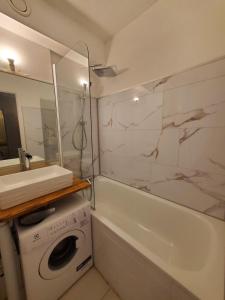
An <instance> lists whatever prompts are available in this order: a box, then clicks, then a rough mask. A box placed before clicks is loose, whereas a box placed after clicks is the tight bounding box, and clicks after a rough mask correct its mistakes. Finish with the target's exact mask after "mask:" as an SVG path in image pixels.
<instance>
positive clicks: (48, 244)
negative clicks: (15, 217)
mask: <svg viewBox="0 0 225 300" xmlns="http://www.w3.org/2000/svg"><path fill="white" fill-rule="evenodd" d="M54 207H55V212H54V214H52V215H50V216H48V217H47V218H46V219H45V220H43V221H41V222H40V223H39V224H36V225H32V226H28V227H27V226H21V225H20V223H19V222H18V221H17V224H16V228H17V235H18V241H19V249H20V256H21V262H22V270H23V277H24V283H25V290H26V297H27V300H56V299H58V298H59V297H60V296H61V295H62V294H63V293H64V292H65V291H66V290H67V289H68V288H69V287H70V286H71V285H73V283H74V282H75V281H77V280H78V279H79V278H80V277H81V276H82V275H83V274H84V273H85V272H86V271H87V270H88V269H89V268H90V267H91V266H92V264H93V261H92V239H91V216H90V204H89V202H88V201H86V200H84V199H82V198H81V197H79V196H78V195H72V196H70V197H68V198H65V199H63V200H61V201H60V202H58V203H57V204H54Z"/></svg>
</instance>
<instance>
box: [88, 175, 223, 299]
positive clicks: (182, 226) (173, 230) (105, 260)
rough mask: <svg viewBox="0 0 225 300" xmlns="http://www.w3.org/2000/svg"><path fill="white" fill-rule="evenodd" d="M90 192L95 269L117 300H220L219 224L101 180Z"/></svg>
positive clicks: (136, 191) (220, 231) (120, 185)
mask: <svg viewBox="0 0 225 300" xmlns="http://www.w3.org/2000/svg"><path fill="white" fill-rule="evenodd" d="M95 190H96V211H94V212H93V234H94V252H95V264H96V267H97V268H98V269H99V271H100V272H101V273H102V274H103V276H104V277H105V278H106V279H107V280H108V281H109V283H110V284H111V285H112V287H114V289H115V290H116V291H117V292H118V293H119V294H120V296H121V298H122V299H123V300H151V299H153V300H161V299H162V300H170V299H171V300H175V299H176V300H181V299H204V300H223V299H224V247H225V242H224V239H225V230H224V229H225V228H224V227H225V226H224V223H223V222H222V221H219V220H216V219H213V218H211V217H208V216H205V215H202V214H200V213H197V212H195V211H193V210H191V209H187V208H184V207H182V206H179V205H176V204H174V203H172V202H169V201H166V200H163V199H161V198H159V197H157V196H154V195H151V194H147V193H145V192H143V191H140V190H137V189H135V188H132V187H129V186H127V185H124V184H122V183H119V182H116V181H113V180H110V179H108V178H105V177H97V178H96V181H95Z"/></svg>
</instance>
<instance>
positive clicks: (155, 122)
mask: <svg viewBox="0 0 225 300" xmlns="http://www.w3.org/2000/svg"><path fill="white" fill-rule="evenodd" d="M137 96H138V97H139V101H137V102H134V101H133V98H134V97H137ZM224 116H225V59H224V60H220V61H217V62H214V63H210V64H207V65H205V66H202V67H198V68H195V69H192V70H190V71H187V72H184V73H180V74H178V75H174V76H170V77H167V78H164V79H162V80H158V81H155V82H150V83H146V84H143V85H139V86H137V87H135V88H133V89H129V90H127V91H124V92H121V93H116V94H114V95H111V96H106V97H103V98H101V99H100V100H99V136H100V166H101V174H102V175H104V176H107V177H110V178H112V179H116V180H119V181H121V182H124V183H126V184H129V185H131V186H134V187H136V188H139V189H141V190H144V191H146V192H149V193H152V194H156V195H159V196H160V197H162V198H165V199H168V200H171V201H174V202H176V203H178V204H181V205H184V206H187V207H190V208H192V209H195V210H198V211H201V212H204V213H206V214H208V215H211V216H215V217H218V218H220V219H225V156H224V153H225V139H224V132H225V118H224Z"/></svg>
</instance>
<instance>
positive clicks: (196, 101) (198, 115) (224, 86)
mask: <svg viewBox="0 0 225 300" xmlns="http://www.w3.org/2000/svg"><path fill="white" fill-rule="evenodd" d="M224 111H225V77H220V78H215V79H211V80H207V81H203V82H198V83H195V84H192V85H188V86H183V87H179V88H176V89H172V90H169V91H166V92H165V94H164V103H163V128H168V127H170V128H203V127H221V126H223V127H224V126H225V118H224Z"/></svg>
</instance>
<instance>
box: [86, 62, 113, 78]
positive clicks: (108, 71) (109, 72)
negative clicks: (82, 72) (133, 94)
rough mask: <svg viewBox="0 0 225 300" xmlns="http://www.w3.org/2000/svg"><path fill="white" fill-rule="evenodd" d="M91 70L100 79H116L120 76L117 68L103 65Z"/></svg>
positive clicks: (95, 66)
mask: <svg viewBox="0 0 225 300" xmlns="http://www.w3.org/2000/svg"><path fill="white" fill-rule="evenodd" d="M91 68H92V71H93V72H94V73H95V74H96V75H97V76H98V77H115V76H117V75H118V70H117V67H116V66H108V67H107V66H106V67H103V66H101V65H94V66H91Z"/></svg>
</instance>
